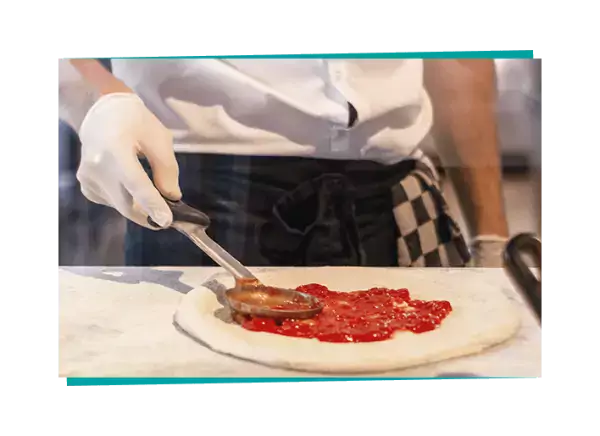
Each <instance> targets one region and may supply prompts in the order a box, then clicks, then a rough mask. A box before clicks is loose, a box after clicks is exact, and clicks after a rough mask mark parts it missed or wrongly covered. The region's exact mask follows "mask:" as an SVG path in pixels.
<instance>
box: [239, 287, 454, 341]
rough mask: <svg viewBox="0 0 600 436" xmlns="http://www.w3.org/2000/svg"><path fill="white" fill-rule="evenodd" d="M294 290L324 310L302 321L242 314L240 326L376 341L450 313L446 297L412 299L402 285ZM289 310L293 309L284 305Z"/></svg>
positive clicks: (430, 325)
mask: <svg viewBox="0 0 600 436" xmlns="http://www.w3.org/2000/svg"><path fill="white" fill-rule="evenodd" d="M296 290H297V291H299V292H304V293H306V294H310V295H313V296H315V297H317V298H319V299H320V300H321V302H322V303H323V304H324V307H323V311H322V312H321V313H319V314H318V315H316V316H315V317H314V318H311V319H305V320H295V319H285V320H282V321H275V320H273V319H270V318H257V317H254V318H250V317H245V318H243V319H242V320H241V325H242V327H243V328H245V329H247V330H251V331H258V332H268V333H275V334H279V335H284V336H292V337H298V338H316V339H318V340H319V341H322V342H376V341H384V340H386V339H389V338H390V337H391V336H392V335H393V334H394V332H396V331H400V330H408V331H411V332H413V333H423V332H427V331H430V330H434V329H435V328H436V327H437V326H438V325H440V324H441V322H442V321H443V320H444V318H446V316H448V314H449V313H450V312H451V311H452V306H451V305H450V303H449V302H448V301H423V300H411V298H410V294H409V292H408V290H407V289H387V288H372V289H369V290H364V291H356V292H335V291H330V290H329V289H327V287H325V286H323V285H318V284H309V285H304V286H299V287H298V288H296ZM282 306H286V305H285V304H284V305H282ZM290 306H293V304H290ZM281 308H282V309H283V308H284V307H281ZM288 308H289V309H293V307H289V306H288V307H285V309H288Z"/></svg>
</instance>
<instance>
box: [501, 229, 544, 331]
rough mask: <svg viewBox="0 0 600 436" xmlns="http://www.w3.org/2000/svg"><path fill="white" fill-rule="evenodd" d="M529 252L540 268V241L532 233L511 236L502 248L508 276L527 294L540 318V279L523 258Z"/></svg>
mask: <svg viewBox="0 0 600 436" xmlns="http://www.w3.org/2000/svg"><path fill="white" fill-rule="evenodd" d="M527 252H528V253H530V254H531V255H532V256H533V258H534V260H535V261H536V262H537V264H538V265H539V267H540V270H541V268H542V242H541V241H540V240H539V239H538V238H537V236H535V235H534V234H532V233H520V234H518V235H516V236H515V237H513V238H511V240H510V241H508V244H506V247H505V249H504V265H505V267H506V269H507V270H508V272H509V274H510V276H511V277H512V278H513V280H514V281H515V282H516V284H517V285H518V286H519V287H520V288H521V290H522V291H523V292H524V293H525V295H526V296H527V299H528V300H529V304H530V305H531V306H532V308H533V310H534V311H535V313H536V315H537V316H538V318H539V319H540V320H541V319H542V281H541V279H539V280H538V278H537V277H536V276H535V274H533V272H532V271H531V269H530V268H529V267H528V266H527V264H526V263H525V261H524V260H523V254H524V253H527Z"/></svg>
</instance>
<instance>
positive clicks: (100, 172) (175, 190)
mask: <svg viewBox="0 0 600 436" xmlns="http://www.w3.org/2000/svg"><path fill="white" fill-rule="evenodd" d="M79 137H80V139H81V144H82V148H81V164H80V166H79V169H78V171H77V179H78V180H79V182H80V183H81V192H82V193H83V195H85V196H86V197H87V198H88V199H89V200H90V201H92V202H94V203H98V204H103V205H106V206H111V207H114V208H115V209H116V210H118V211H119V212H120V213H121V214H122V215H123V216H124V217H126V218H128V219H130V220H131V221H134V222H136V223H137V224H139V225H141V226H144V227H147V228H150V229H153V227H152V226H150V225H149V224H148V222H147V218H148V216H150V217H151V218H152V219H153V220H154V221H155V222H156V223H157V224H159V225H161V226H162V227H167V226H169V225H170V224H171V222H172V220H173V215H172V213H171V211H170V209H169V207H168V206H167V204H166V203H165V201H164V199H163V198H162V196H161V193H162V194H163V195H164V196H165V197H167V198H169V199H172V200H179V199H180V198H181V191H180V189H179V181H178V178H179V167H178V165H177V161H176V160H175V153H174V151H173V138H172V135H171V132H170V131H169V130H168V129H167V128H166V127H165V126H164V125H163V124H162V123H161V122H160V121H159V120H158V119H157V118H156V117H155V116H154V115H153V114H152V113H151V112H150V111H149V110H148V108H147V107H146V106H145V104H144V103H143V102H142V100H141V99H140V98H139V97H138V96H137V95H135V94H129V93H115V94H108V95H105V96H102V97H100V99H99V100H98V101H97V102H96V103H95V104H94V105H93V106H92V107H91V109H90V110H89V111H88V113H87V115H86V116H85V118H84V120H83V123H82V124H81V129H80V132H79ZM138 155H144V156H145V157H146V158H147V159H148V161H149V163H150V166H151V168H152V175H153V178H154V183H152V181H151V180H150V178H149V177H148V175H147V174H146V172H145V171H144V169H143V168H142V165H141V164H140V161H139V159H138ZM159 191H160V192H159Z"/></svg>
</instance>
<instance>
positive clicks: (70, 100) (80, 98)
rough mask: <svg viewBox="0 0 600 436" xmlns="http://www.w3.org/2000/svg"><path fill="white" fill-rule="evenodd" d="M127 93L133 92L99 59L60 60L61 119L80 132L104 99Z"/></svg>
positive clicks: (59, 91)
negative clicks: (110, 95)
mask: <svg viewBox="0 0 600 436" xmlns="http://www.w3.org/2000/svg"><path fill="white" fill-rule="evenodd" d="M123 92H125V93H133V91H132V90H131V89H130V88H129V87H127V86H126V85H125V84H124V83H123V82H121V81H120V80H118V79H117V78H116V77H115V76H113V75H112V74H111V73H110V72H109V71H108V70H107V69H106V68H104V66H103V65H102V64H101V63H100V62H98V61H97V60H96V59H71V60H69V59H61V60H60V61H59V87H58V93H59V118H60V119H61V120H63V121H64V122H66V123H67V124H69V125H70V126H71V128H73V129H74V130H75V131H76V132H79V128H80V127H81V123H82V122H83V119H84V117H85V115H86V114H87V112H88V111H89V110H90V108H91V107H92V106H93V105H94V103H96V101H98V99H99V98H100V97H102V96H103V95H107V94H111V93H123Z"/></svg>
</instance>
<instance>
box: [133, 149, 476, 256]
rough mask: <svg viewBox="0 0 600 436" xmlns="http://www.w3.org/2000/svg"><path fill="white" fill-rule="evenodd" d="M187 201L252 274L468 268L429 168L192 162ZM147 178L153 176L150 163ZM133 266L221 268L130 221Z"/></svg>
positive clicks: (276, 160)
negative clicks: (276, 269) (281, 269)
mask: <svg viewBox="0 0 600 436" xmlns="http://www.w3.org/2000/svg"><path fill="white" fill-rule="evenodd" d="M177 159H178V162H179V167H180V185H181V189H182V191H183V194H184V198H183V200H184V201H185V202H187V203H188V204H190V205H191V206H193V207H196V208H198V209H200V210H202V211H203V212H205V213H206V214H207V215H208V216H209V217H211V221H212V223H211V226H210V228H209V229H208V233H209V235H210V236H211V237H212V238H213V239H214V240H216V241H217V242H218V243H219V244H220V245H222V246H223V247H224V248H225V249H226V250H227V251H229V252H230V253H231V254H232V255H233V256H234V257H236V258H237V259H239V260H240V261H241V262H242V263H244V264H246V265H249V266H324V265H331V266H343V265H353V266H397V265H400V266H453V267H455V266H464V264H465V263H466V261H467V260H468V258H469V255H468V251H467V249H466V244H465V241H464V239H463V238H462V236H461V233H460V230H459V229H458V226H457V225H456V223H455V222H454V221H453V220H452V218H451V217H450V214H449V211H448V207H447V205H446V203H445V201H444V199H443V196H442V194H441V191H440V189H439V185H438V184H437V181H436V177H435V176H434V175H433V172H432V170H431V169H430V167H429V166H427V165H426V164H424V163H422V162H420V161H416V160H407V161H403V162H401V163H399V164H396V165H392V166H387V165H381V164H377V163H375V162H368V161H334V160H323V159H306V158H296V157H256V156H228V155H197V154H186V155H178V156H177ZM144 165H145V167H146V170H147V171H148V173H149V174H150V175H151V170H150V167H149V165H147V163H144ZM126 264H128V265H132V266H137V265H140V266H157V265H172V266H197V265H214V262H213V261H212V260H211V259H210V258H208V256H206V255H204V253H202V251H200V250H199V249H198V248H197V247H196V246H195V245H194V244H193V243H191V242H190V241H189V240H187V239H186V238H185V237H184V236H183V235H181V234H179V233H178V232H176V231H174V230H165V231H152V230H148V229H144V228H142V227H140V226H137V225H135V224H133V223H128V228H127V236H126Z"/></svg>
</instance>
